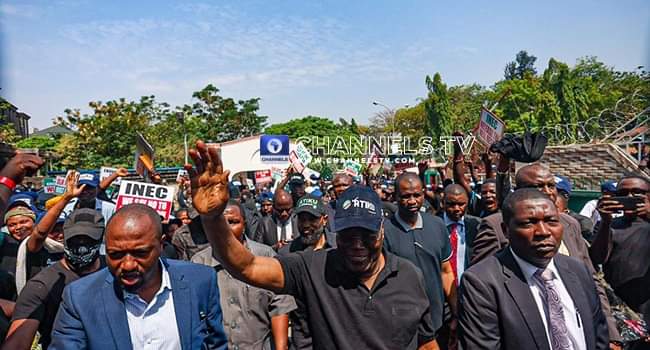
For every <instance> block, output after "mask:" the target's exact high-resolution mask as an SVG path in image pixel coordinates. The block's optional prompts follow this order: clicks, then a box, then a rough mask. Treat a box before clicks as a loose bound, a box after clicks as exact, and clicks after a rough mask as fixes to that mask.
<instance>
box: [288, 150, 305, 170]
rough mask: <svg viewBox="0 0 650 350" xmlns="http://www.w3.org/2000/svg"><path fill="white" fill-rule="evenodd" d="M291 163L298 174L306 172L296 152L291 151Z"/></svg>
mask: <svg viewBox="0 0 650 350" xmlns="http://www.w3.org/2000/svg"><path fill="white" fill-rule="evenodd" d="M289 162H291V165H293V169H294V170H295V171H296V172H298V173H302V171H303V170H305V165H304V164H303V163H302V161H301V160H300V158H299V157H298V154H297V153H296V151H291V152H290V153H289Z"/></svg>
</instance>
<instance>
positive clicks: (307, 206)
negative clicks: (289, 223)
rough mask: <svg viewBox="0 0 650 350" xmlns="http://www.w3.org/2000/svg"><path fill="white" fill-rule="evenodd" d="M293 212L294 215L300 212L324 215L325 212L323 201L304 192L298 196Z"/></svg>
mask: <svg viewBox="0 0 650 350" xmlns="http://www.w3.org/2000/svg"><path fill="white" fill-rule="evenodd" d="M294 212H295V213H296V215H298V214H300V213H309V214H311V215H313V216H321V215H325V213H326V211H325V205H324V204H323V201H322V200H321V199H320V198H319V197H316V196H314V195H313V194H306V195H304V196H302V197H300V199H298V203H297V204H296V208H295V209H294Z"/></svg>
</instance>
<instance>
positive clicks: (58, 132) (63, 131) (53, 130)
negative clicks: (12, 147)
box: [31, 125, 72, 136]
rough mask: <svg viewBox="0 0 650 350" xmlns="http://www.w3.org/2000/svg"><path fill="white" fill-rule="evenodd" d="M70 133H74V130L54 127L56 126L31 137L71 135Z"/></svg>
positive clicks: (37, 132) (35, 133)
mask: <svg viewBox="0 0 650 350" xmlns="http://www.w3.org/2000/svg"><path fill="white" fill-rule="evenodd" d="M70 133H72V130H70V129H68V128H66V127H65V126H59V125H54V126H50V127H49V128H45V129H43V130H39V131H36V132H34V133H32V135H31V136H44V135H62V134H70Z"/></svg>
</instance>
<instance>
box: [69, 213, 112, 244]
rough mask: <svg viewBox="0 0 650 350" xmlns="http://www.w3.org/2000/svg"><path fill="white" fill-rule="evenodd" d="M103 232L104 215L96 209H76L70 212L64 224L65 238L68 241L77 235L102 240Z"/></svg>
mask: <svg viewBox="0 0 650 350" xmlns="http://www.w3.org/2000/svg"><path fill="white" fill-rule="evenodd" d="M103 234H104V217H103V216H102V214H101V213H100V212H98V211H97V210H95V209H90V208H80V209H76V210H75V211H73V212H72V213H70V215H69V216H68V217H67V218H66V219H65V223H64V224H63V240H64V241H66V242H67V241H68V240H69V239H71V238H72V237H77V236H88V237H90V238H92V239H94V240H96V241H101V240H102V235H103Z"/></svg>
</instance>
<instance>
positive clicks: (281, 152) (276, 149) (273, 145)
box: [260, 135, 289, 162]
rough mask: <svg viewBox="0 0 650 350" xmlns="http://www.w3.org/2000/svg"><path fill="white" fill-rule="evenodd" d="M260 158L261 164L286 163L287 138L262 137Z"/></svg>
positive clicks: (287, 155) (280, 136)
mask: <svg viewBox="0 0 650 350" xmlns="http://www.w3.org/2000/svg"><path fill="white" fill-rule="evenodd" d="M260 157H261V158H262V161H263V162H286V161H288V160H289V136H287V135H262V137H260Z"/></svg>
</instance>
